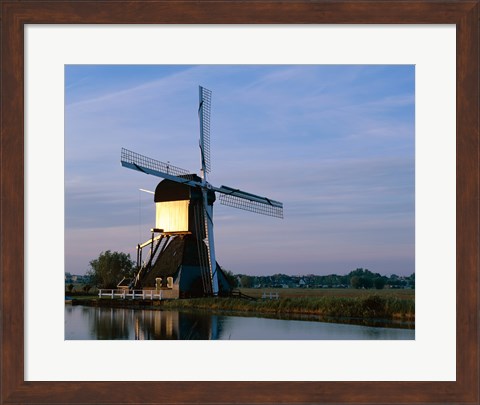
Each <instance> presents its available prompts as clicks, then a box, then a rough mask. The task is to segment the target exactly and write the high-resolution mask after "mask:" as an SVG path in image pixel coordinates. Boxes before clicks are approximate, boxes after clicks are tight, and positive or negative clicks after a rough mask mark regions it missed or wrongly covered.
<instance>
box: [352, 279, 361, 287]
mask: <svg viewBox="0 0 480 405" xmlns="http://www.w3.org/2000/svg"><path fill="white" fill-rule="evenodd" d="M350 285H351V286H352V288H360V287H361V283H360V277H358V276H353V277H352V278H351V279H350Z"/></svg>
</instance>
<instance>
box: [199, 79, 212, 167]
mask: <svg viewBox="0 0 480 405" xmlns="http://www.w3.org/2000/svg"><path fill="white" fill-rule="evenodd" d="M199 92H200V93H199V101H200V105H199V107H198V114H199V118H200V149H201V152H202V169H203V171H204V172H205V173H210V171H211V168H212V167H211V159H210V114H211V110H212V92H211V91H210V90H208V89H206V88H205V87H202V86H200V88H199Z"/></svg>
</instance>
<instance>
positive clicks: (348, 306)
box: [162, 295, 415, 321]
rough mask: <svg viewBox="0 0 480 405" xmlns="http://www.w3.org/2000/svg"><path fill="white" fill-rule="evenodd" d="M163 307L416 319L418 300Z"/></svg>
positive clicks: (188, 302) (213, 302)
mask: <svg viewBox="0 0 480 405" xmlns="http://www.w3.org/2000/svg"><path fill="white" fill-rule="evenodd" d="M162 307H163V308H165V309H166V308H171V309H209V310H217V311H240V312H257V313H268V314H305V315H317V316H322V317H338V318H340V317H341V318H344V317H345V318H370V319H403V320H409V321H413V320H414V319H415V301H414V300H406V299H399V298H397V297H385V296H380V295H365V296H357V297H353V298H352V297H347V298H346V297H333V296H323V297H315V296H310V297H292V298H280V299H278V300H256V301H248V300H244V299H237V298H196V299H184V300H176V301H165V302H163V303H162Z"/></svg>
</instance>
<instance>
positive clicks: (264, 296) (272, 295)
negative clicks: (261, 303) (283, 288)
mask: <svg viewBox="0 0 480 405" xmlns="http://www.w3.org/2000/svg"><path fill="white" fill-rule="evenodd" d="M279 298H280V295H279V294H278V292H276V293H272V292H271V293H266V292H264V293H263V294H262V299H264V300H266V299H270V300H278V299H279Z"/></svg>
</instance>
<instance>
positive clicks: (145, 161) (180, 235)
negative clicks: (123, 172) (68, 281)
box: [119, 87, 283, 298]
mask: <svg viewBox="0 0 480 405" xmlns="http://www.w3.org/2000/svg"><path fill="white" fill-rule="evenodd" d="M210 106H211V92H210V91H209V90H207V89H205V88H203V87H200V91H199V118H200V151H201V161H202V169H201V177H200V176H197V175H196V174H191V173H189V172H188V171H187V170H184V169H181V168H179V167H176V166H173V165H171V164H170V163H164V162H161V161H158V160H154V159H151V158H148V157H146V156H142V155H140V154H138V153H135V152H132V151H129V150H127V149H122V154H121V163H122V165H123V166H124V167H127V168H130V169H134V170H137V171H140V172H143V173H145V174H150V175H154V176H158V177H162V178H164V180H162V181H161V182H160V183H158V185H157V187H156V189H155V193H154V202H155V227H153V228H152V229H151V238H150V239H149V240H147V241H146V242H144V243H142V244H139V245H138V246H137V265H138V272H137V274H136V276H135V278H134V279H133V280H130V281H128V282H127V281H126V280H124V281H122V283H121V284H119V287H123V288H135V289H138V288H142V289H143V290H152V289H155V290H162V294H163V296H164V297H165V298H181V297H197V296H205V295H213V296H217V295H222V294H228V293H229V292H230V290H231V287H230V286H229V284H228V282H227V278H226V277H225V274H224V272H223V271H222V269H221V267H220V266H219V265H218V263H217V261H216V255H215V245H214V238H213V203H214V202H215V200H216V195H215V193H219V194H220V202H221V203H222V204H224V205H228V206H231V207H235V208H240V209H244V210H248V211H252V212H256V213H260V214H265V215H270V216H275V217H280V218H282V217H283V205H282V203H280V202H278V201H274V200H271V199H268V198H265V197H261V196H258V195H255V194H251V193H247V192H244V191H241V190H238V189H234V188H231V187H227V186H221V187H214V186H212V185H211V184H210V183H208V182H207V173H209V172H210ZM145 249H146V250H147V253H146V254H144V250H145ZM144 257H145V259H144Z"/></svg>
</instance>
